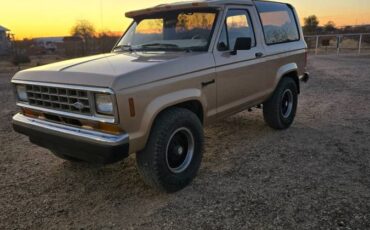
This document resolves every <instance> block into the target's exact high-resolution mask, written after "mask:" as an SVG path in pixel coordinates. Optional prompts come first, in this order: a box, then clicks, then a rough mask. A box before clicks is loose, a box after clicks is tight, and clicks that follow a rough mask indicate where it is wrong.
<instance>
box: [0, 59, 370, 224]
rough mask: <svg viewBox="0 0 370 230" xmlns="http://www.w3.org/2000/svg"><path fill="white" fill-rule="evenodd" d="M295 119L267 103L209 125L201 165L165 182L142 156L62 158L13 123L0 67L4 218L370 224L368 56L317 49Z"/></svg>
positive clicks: (0, 213)
mask: <svg viewBox="0 0 370 230" xmlns="http://www.w3.org/2000/svg"><path fill="white" fill-rule="evenodd" d="M309 61H310V67H309V69H310V72H311V74H312V77H311V80H310V81H309V83H308V84H306V85H303V86H302V94H301V96H300V102H299V109H298V113H297V117H296V120H295V123H294V125H293V127H292V128H290V129H289V130H287V131H274V130H272V129H270V128H269V127H267V126H266V125H265V123H264V122H263V118H262V113H261V111H260V110H256V111H254V112H251V113H249V112H243V113H240V114H237V115H235V116H233V117H230V118H227V119H225V120H222V121H220V122H218V123H216V124H214V125H212V126H211V127H208V128H206V150H205V157H204V160H203V165H202V167H201V169H200V172H199V175H198V177H197V178H196V179H195V180H194V182H193V183H192V184H191V185H190V186H188V187H187V188H185V189H184V190H182V191H180V192H178V193H175V194H161V193H158V192H156V191H154V190H152V189H151V188H149V187H147V186H146V185H144V183H143V182H142V181H141V179H140V177H139V174H138V172H137V171H136V168H135V167H136V166H135V157H134V156H131V157H130V158H128V159H126V160H125V161H124V162H121V163H117V164H114V165H109V166H105V167H98V166H91V165H87V164H76V163H69V162H64V161H63V160H60V159H58V158H56V157H54V156H52V155H50V154H49V153H48V151H47V150H45V149H42V148H39V147H37V146H34V145H32V144H30V143H29V141H28V140H27V138H26V137H24V136H21V135H18V134H16V133H15V132H13V131H12V129H11V125H10V121H11V117H12V115H13V114H14V113H15V112H16V107H15V106H14V99H13V95H12V89H11V87H10V84H9V80H10V77H11V75H12V74H0V103H1V104H0V105H1V113H0V119H1V120H0V229H370V56H362V57H354V56H353V57H350V56H347V57H335V56H321V57H314V58H312V57H311V58H310V59H309Z"/></svg>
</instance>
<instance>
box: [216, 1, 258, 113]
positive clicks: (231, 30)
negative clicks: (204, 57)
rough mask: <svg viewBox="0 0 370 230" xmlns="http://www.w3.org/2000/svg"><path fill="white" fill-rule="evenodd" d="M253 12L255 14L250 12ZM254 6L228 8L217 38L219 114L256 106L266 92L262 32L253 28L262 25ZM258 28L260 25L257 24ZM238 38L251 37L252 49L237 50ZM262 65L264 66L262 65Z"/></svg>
mask: <svg viewBox="0 0 370 230" xmlns="http://www.w3.org/2000/svg"><path fill="white" fill-rule="evenodd" d="M251 12H253V13H254V14H253V15H254V17H252V16H253V15H251ZM254 21H257V18H256V12H255V9H254V8H253V7H242V8H240V7H238V8H229V9H227V12H226V14H225V16H224V22H223V27H222V30H221V32H220V35H219V39H218V41H217V44H216V47H215V50H214V56H215V62H216V73H217V77H216V79H217V113H218V114H219V115H220V116H222V115H228V114H229V113H234V112H237V111H241V110H243V109H245V108H247V107H248V106H253V104H254V103H256V101H258V99H259V98H260V97H261V96H260V95H262V94H263V93H262V92H261V91H263V88H264V87H263V85H264V80H263V79H264V77H263V76H264V73H265V71H264V69H263V67H262V66H261V65H259V64H258V63H259V62H260V61H259V59H260V58H261V57H262V56H263V45H262V43H261V42H260V41H261V39H256V38H259V37H260V34H257V35H256V33H255V30H254V28H258V27H260V25H259V24H255V23H253V22H254ZM256 25H257V26H258V27H257V26H256ZM239 37H249V38H251V41H252V43H251V49H250V50H238V51H237V52H236V54H235V53H232V52H231V51H232V50H233V49H234V45H235V42H236V39H237V38H239ZM261 67H262V68H261Z"/></svg>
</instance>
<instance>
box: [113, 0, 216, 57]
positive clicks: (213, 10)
mask: <svg viewBox="0 0 370 230" xmlns="http://www.w3.org/2000/svg"><path fill="white" fill-rule="evenodd" d="M177 11H182V12H188V11H189V12H200V13H214V14H215V20H214V22H213V25H212V29H211V31H210V37H209V39H208V43H207V46H206V47H205V49H204V51H199V52H209V51H210V48H211V45H212V46H213V45H214V43H213V44H212V42H213V39H214V36H215V32H216V28H217V25H218V20H219V18H220V17H221V16H222V14H221V11H220V9H219V8H217V7H201V8H196V9H194V8H186V9H176V10H169V11H167V12H169V13H172V12H177ZM162 13H163V12H154V13H151V14H144V15H139V16H137V17H134V18H131V23H130V25H129V26H128V27H127V28H126V29H125V31H124V33H123V34H122V35H121V36H120V38H119V39H118V40H117V42H116V43H115V45H114V46H113V48H112V50H111V52H113V53H114V52H116V51H114V50H115V48H116V47H117V45H119V43H120V42H121V41H122V39H123V38H124V37H125V36H126V34H127V33H128V32H129V31H130V29H131V28H132V27H133V26H134V24H135V23H136V26H137V25H138V24H139V23H140V22H141V21H142V20H144V19H155V18H157V17H158V16H159V15H161V14H162Z"/></svg>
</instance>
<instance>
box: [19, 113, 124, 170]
mask: <svg viewBox="0 0 370 230" xmlns="http://www.w3.org/2000/svg"><path fill="white" fill-rule="evenodd" d="M13 128H14V130H15V131H16V132H19V133H21V134H24V135H26V136H28V137H29V138H30V141H31V142H32V143H34V144H36V145H39V146H41V147H44V148H47V149H50V150H51V151H54V152H57V153H60V154H64V155H67V156H71V157H74V158H77V159H80V160H84V161H87V162H91V163H103V164H108V163H114V162H117V161H119V160H122V159H123V158H125V157H127V156H128V151H129V136H128V134H126V133H124V134H120V135H112V134H106V133H102V132H97V131H92V130H86V129H81V128H75V127H71V126H66V125H63V124H56V123H52V122H48V121H44V120H40V119H35V118H30V117H26V116H24V115H22V114H20V113H18V114H16V115H15V116H14V117H13Z"/></svg>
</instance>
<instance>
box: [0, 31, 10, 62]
mask: <svg viewBox="0 0 370 230" xmlns="http://www.w3.org/2000/svg"><path fill="white" fill-rule="evenodd" d="M9 31H10V30H9V29H7V28H5V27H3V26H1V25H0V56H2V55H8V54H10V49H11V42H10V34H9Z"/></svg>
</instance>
